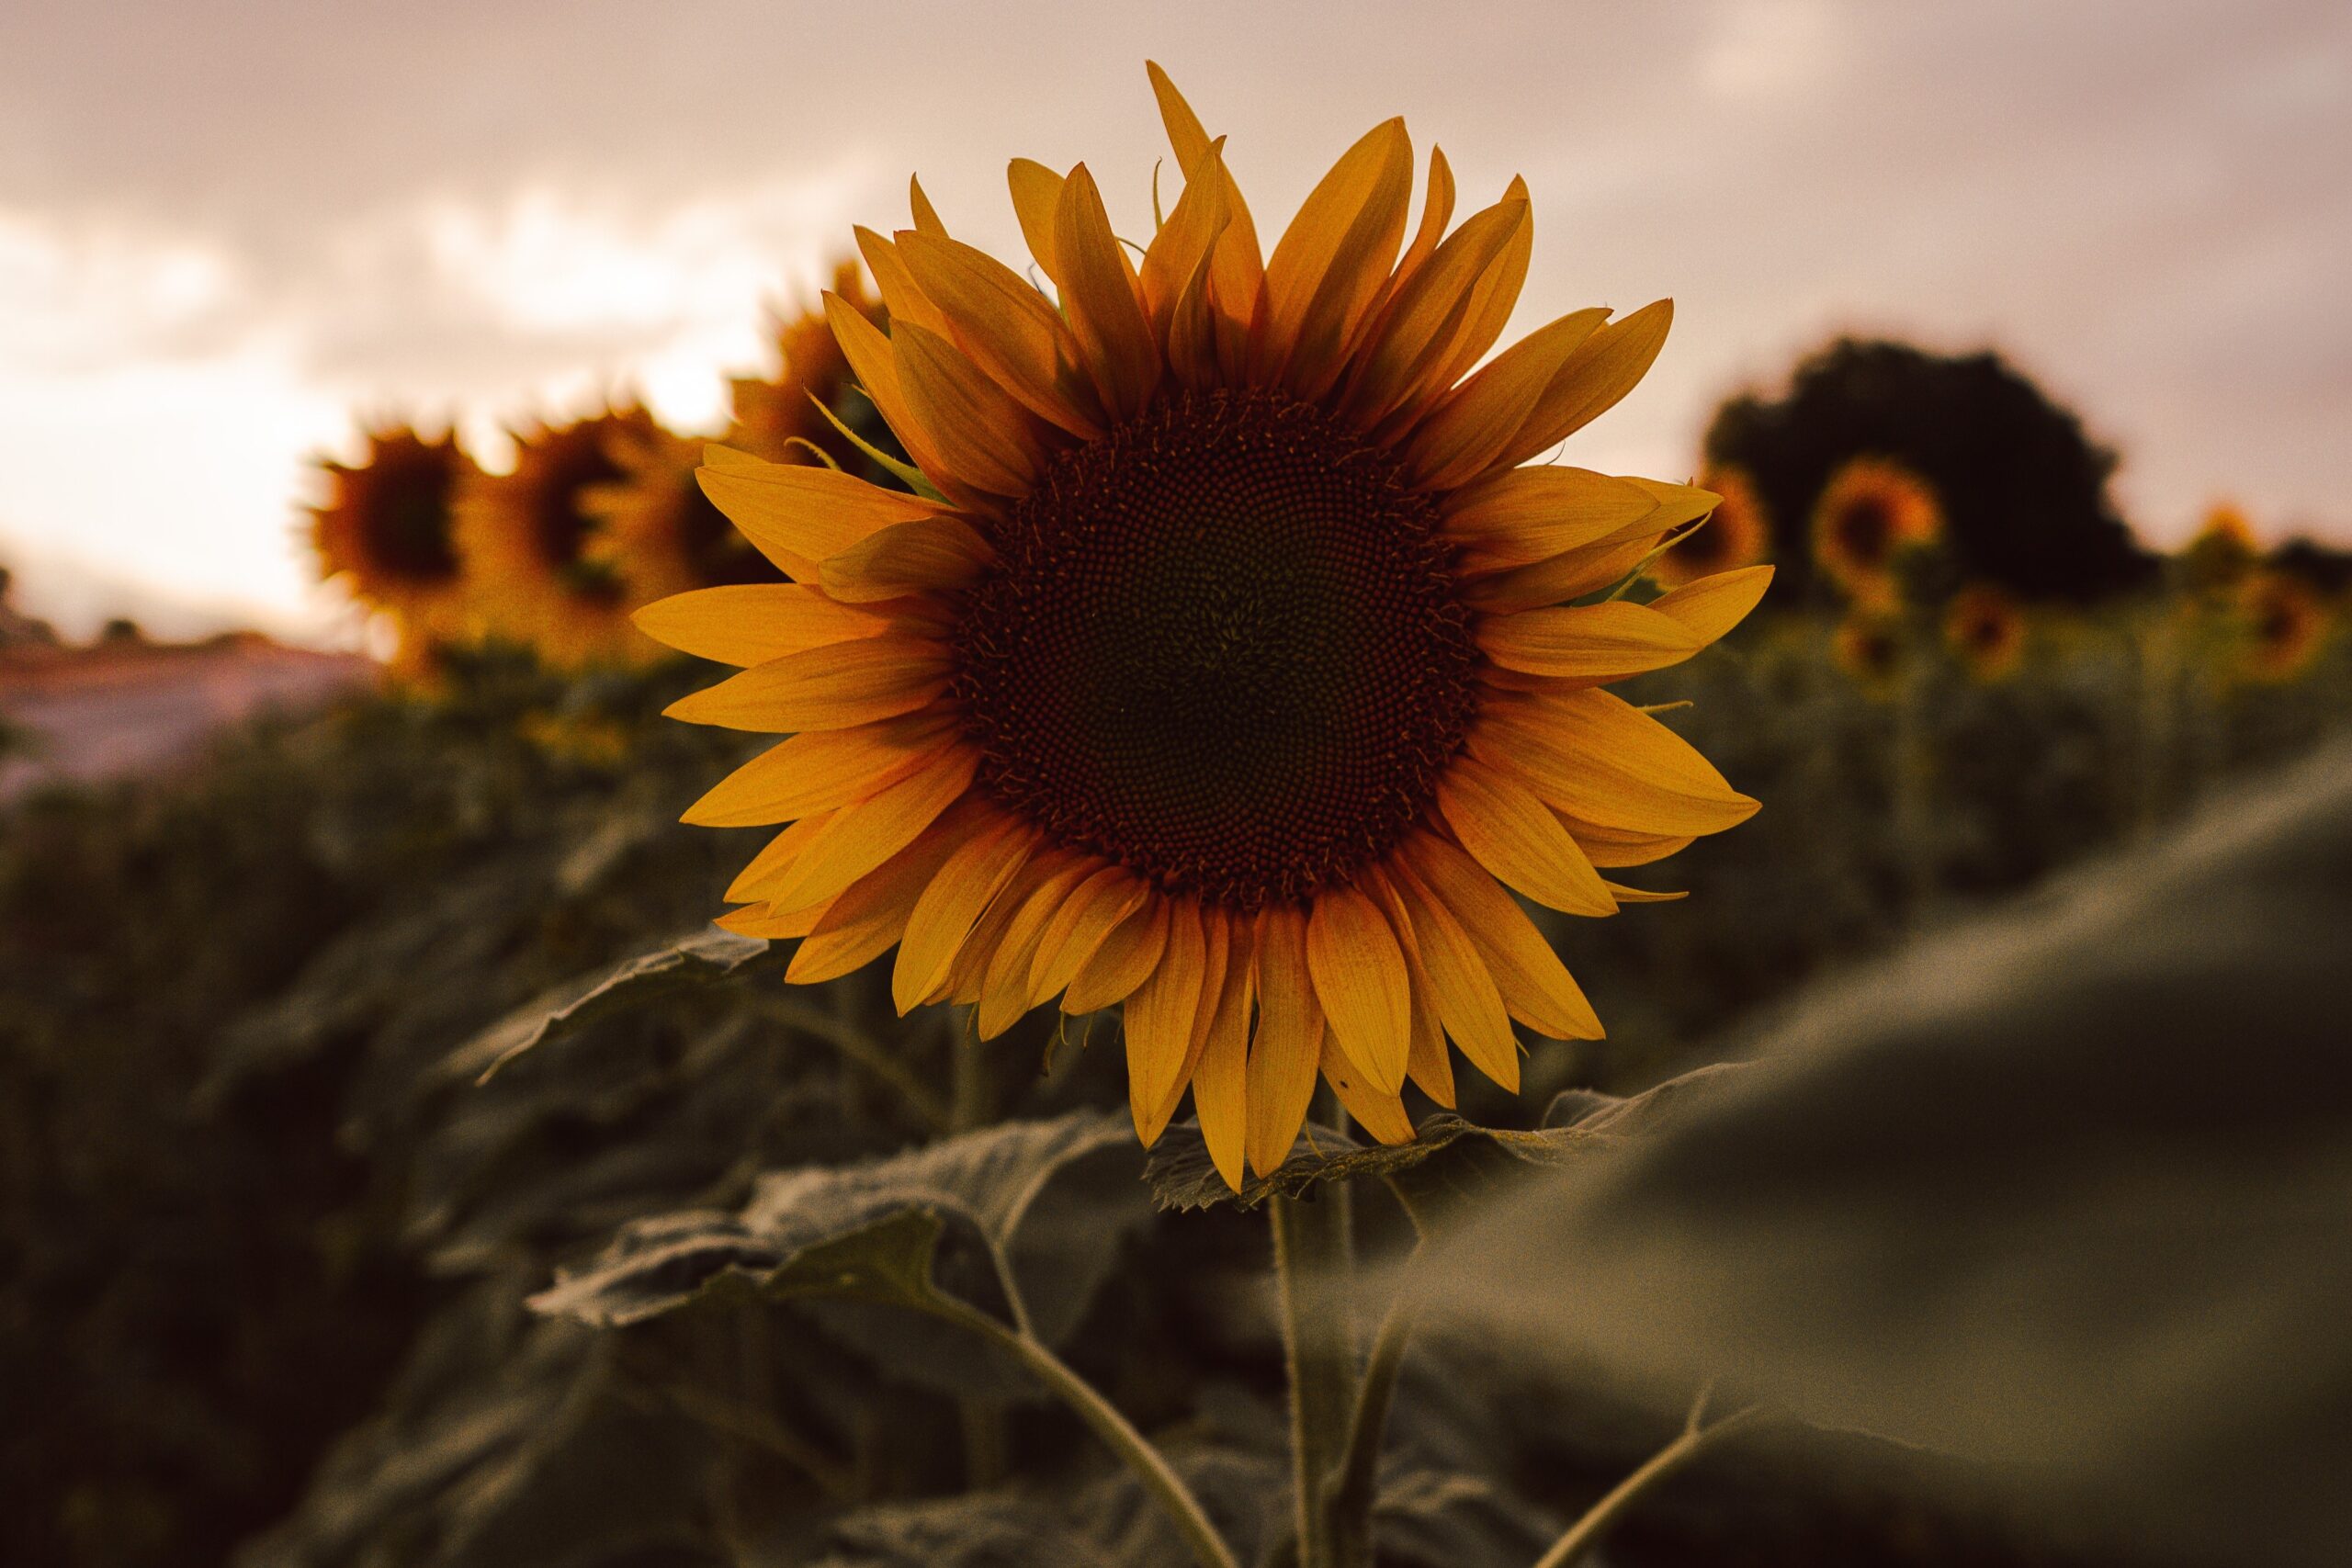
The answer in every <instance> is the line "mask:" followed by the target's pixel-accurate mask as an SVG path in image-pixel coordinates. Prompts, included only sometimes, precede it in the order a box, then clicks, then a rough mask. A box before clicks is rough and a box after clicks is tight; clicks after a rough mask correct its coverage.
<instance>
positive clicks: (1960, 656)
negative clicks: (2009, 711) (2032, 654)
mask: <svg viewBox="0 0 2352 1568" xmlns="http://www.w3.org/2000/svg"><path fill="white" fill-rule="evenodd" d="M1943 630H1944V646H1945V647H1946V648H1948V649H1951V653H1952V656H1953V657H1954V658H1955V659H1957V660H1959V661H1960V664H1961V667H1962V669H1964V670H1966V671H1968V672H1969V673H1970V674H1971V675H1973V676H1974V677H1975V678H1976V679H1977V680H1979V681H2001V680H2006V679H2007V678H2008V677H2009V676H2010V675H2012V674H2014V673H2015V672H2016V671H2017V667H2018V661H2019V660H2022V659H2023V658H2024V657H2025V633H2026V625H2025V612H2024V611H2023V610H2022V609H2020V608H2019V607H2018V602H2017V601H2016V600H2015V599H2012V598H2010V597H2009V595H2008V594H2007V593H2005V592H2002V591H2001V590H2000V589H1998V588H1996V587H1994V586H1993V585H1992V584H1991V583H1989V582H1972V583H1970V584H1969V585H1968V586H1967V587H1965V588H1962V590H1961V591H1960V592H1957V593H1955V594H1953V595H1952V596H1951V604H1948V605H1946V606H1945V607H1944V626H1943Z"/></svg>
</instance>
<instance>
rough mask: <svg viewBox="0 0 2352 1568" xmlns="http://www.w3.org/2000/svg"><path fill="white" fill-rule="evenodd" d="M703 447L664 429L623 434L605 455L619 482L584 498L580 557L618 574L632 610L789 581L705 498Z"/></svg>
mask: <svg viewBox="0 0 2352 1568" xmlns="http://www.w3.org/2000/svg"><path fill="white" fill-rule="evenodd" d="M703 446H704V444H703V443H702V442H700V441H696V440H692V439H690V438H688V437H686V436H683V435H677V434H672V433H671V432H669V431H667V430H662V429H659V428H649V429H644V430H622V431H616V432H615V433H614V434H613V435H612V437H611V439H610V440H609V441H608V442H607V443H606V446H605V453H606V456H608V457H611V458H612V460H613V462H614V465H615V466H616V468H618V469H619V470H620V477H619V478H617V479H612V480H610V481H608V482H606V483H603V484H592V485H586V486H583V487H582V490H581V491H580V509H581V511H582V513H585V514H586V515H587V517H588V518H589V519H590V522H591V526H590V527H589V529H588V532H587V535H586V537H585V538H584V540H583V541H582V546H581V555H582V558H584V559H585V560H587V561H589V562H591V563H593V564H594V565H595V566H598V567H601V568H603V569H604V570H608V571H610V572H611V573H612V575H613V577H614V579H615V580H616V581H617V582H618V583H619V584H620V589H621V597H622V600H623V602H624V603H626V604H629V605H631V606H635V605H639V604H650V603H651V602H652V601H654V600H656V599H660V598H664V597H666V596H667V595H669V594H672V593H683V592H686V591H687V590H688V589H693V588H709V587H713V586H716V585H718V584H720V583H728V582H778V581H783V579H782V576H781V574H779V573H778V572H777V570H775V567H774V566H773V565H772V564H770V563H769V561H768V558H767V557H765V556H763V555H762V554H760V552H759V551H758V550H756V549H754V548H752V542H751V541H750V540H749V539H747V538H745V537H744V536H743V535H742V534H741V532H740V531H739V530H737V528H736V527H735V525H733V524H731V523H729V522H728V521H727V517H726V515H725V513H721V512H720V511H719V510H718V508H717V507H716V506H713V505H712V504H711V503H710V498H709V497H708V496H707V495H705V494H703V492H702V484H701V481H700V480H699V479H696V478H695V470H696V469H697V468H699V467H700V466H701V463H702V450H703Z"/></svg>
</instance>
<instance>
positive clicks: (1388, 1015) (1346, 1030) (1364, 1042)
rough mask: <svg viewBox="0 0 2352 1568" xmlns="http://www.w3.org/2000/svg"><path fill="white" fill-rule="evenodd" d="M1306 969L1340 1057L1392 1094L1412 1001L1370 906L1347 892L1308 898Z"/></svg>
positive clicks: (1399, 961) (1391, 939)
mask: <svg viewBox="0 0 2352 1568" xmlns="http://www.w3.org/2000/svg"><path fill="white" fill-rule="evenodd" d="M1306 967H1307V972H1308V973H1309V974H1311V975H1312V976H1314V977H1315V996H1316V999H1317V1001H1319V1002H1320V1003H1321V1004H1322V1008H1323V1016H1324V1018H1325V1020H1326V1021H1328V1022H1329V1025H1330V1030H1331V1033H1332V1034H1333V1035H1334V1036H1336V1037H1337V1039H1338V1041H1339V1045H1340V1050H1342V1051H1344V1052H1346V1053H1347V1055H1349V1057H1350V1058H1351V1059H1352V1060H1353V1061H1355V1062H1356V1063H1357V1064H1358V1065H1359V1066H1361V1067H1362V1068H1363V1074H1364V1077H1365V1078H1366V1080H1367V1081H1369V1082H1370V1083H1371V1084H1372V1085H1373V1086H1374V1088H1376V1089H1380V1090H1382V1091H1383V1092H1385V1093H1390V1094H1393V1093H1395V1092H1396V1091H1397V1089H1399V1088H1400V1087H1402V1086H1403V1084H1404V1082H1405V1061H1406V1057H1407V1055H1408V1053H1409V1051H1410V1049H1411V1045H1412V1032H1413V1017H1412V996H1411V992H1410V989H1409V986H1408V980H1407V977H1406V973H1405V955H1404V954H1403V953H1401V952H1399V951H1398V949H1397V933H1396V932H1395V931H1392V930H1390V929H1389V925H1388V922H1387V920H1385V919H1383V918H1382V916H1381V913H1380V911H1379V910H1378V909H1377V908H1374V907H1373V903H1372V900H1370V899H1369V898H1366V897H1364V896H1363V894H1361V893H1359V892H1357V891H1355V890H1354V889H1353V888H1351V887H1337V888H1332V889H1329V890H1328V891H1326V892H1323V893H1320V894H1317V896H1316V899H1315V908H1314V912H1313V913H1312V914H1311V915H1310V916H1309V917H1308V919H1307V922H1306Z"/></svg>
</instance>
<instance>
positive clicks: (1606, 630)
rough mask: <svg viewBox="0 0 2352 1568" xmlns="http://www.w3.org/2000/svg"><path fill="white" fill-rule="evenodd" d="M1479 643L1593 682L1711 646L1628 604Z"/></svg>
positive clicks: (1516, 661) (1523, 662)
mask: <svg viewBox="0 0 2352 1568" xmlns="http://www.w3.org/2000/svg"><path fill="white" fill-rule="evenodd" d="M906 526H907V527H910V528H911V527H915V526H917V525H915V524H912V523H910V524H907V525H906ZM1477 641H1478V647H1479V649H1481V650H1482V651H1483V652H1485V654H1486V656H1487V658H1488V659H1491V660H1494V661H1495V662H1496V663H1497V664H1499V665H1501V666H1502V667H1503V668H1504V669H1506V670H1518V671H1524V672H1526V673H1528V674H1530V675H1545V676H1550V677H1553V678H1555V679H1556V680H1562V681H1583V682H1601V681H1620V680H1623V679H1624V678H1625V677H1626V676H1628V675H1638V674H1641V673H1642V672H1643V671H1647V670H1663V669H1665V668H1666V667H1667V666H1668V665H1670V664H1679V663H1681V662H1682V661H1683V660H1686V659H1688V658H1690V657H1691V655H1692V654H1694V653H1696V652H1698V651H1699V649H1702V648H1703V647H1705V646H1706V644H1705V641H1704V639H1702V637H1699V636H1698V635H1697V634H1695V633H1693V632H1692V631H1691V629H1690V628H1689V627H1688V626H1684V625H1683V624H1682V623H1681V622H1680V621H1679V620H1677V619H1675V618H1674V617H1673V616H1671V615H1659V614H1658V613H1657V611H1656V610H1653V609H1651V608H1650V607H1649V606H1648V605H1646V604H1634V603H1633V602H1632V601H1631V600H1627V599H1616V600H1611V601H1610V602H1608V603H1606V604H1563V605H1560V606H1558V607H1556V608H1555V609H1549V610H1529V611H1526V612H1524V613H1522V614H1520V615H1496V616H1492V617H1489V618H1488V619H1487V620H1485V621H1482V622H1480V623H1479V625H1478V628H1477Z"/></svg>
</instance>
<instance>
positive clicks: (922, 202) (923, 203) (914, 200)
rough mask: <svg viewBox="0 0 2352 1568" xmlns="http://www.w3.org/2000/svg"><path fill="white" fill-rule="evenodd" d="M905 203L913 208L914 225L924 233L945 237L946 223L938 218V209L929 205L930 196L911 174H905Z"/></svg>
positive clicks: (920, 182)
mask: <svg viewBox="0 0 2352 1568" xmlns="http://www.w3.org/2000/svg"><path fill="white" fill-rule="evenodd" d="M907 205H908V206H909V207H910V208H911V209H914V215H915V227H916V228H917V229H919V230H921V231H922V232H924V233H926V234H936V235H938V236H939V237H940V238H941V239H943V240H944V239H945V238H947V225H946V224H944V223H942V222H941V221H940V220H939V211H938V209H936V208H934V207H933V206H932V205H931V197H927V196H925V195H923V193H922V180H920V179H918V178H916V177H915V176H914V175H908V176H907Z"/></svg>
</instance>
